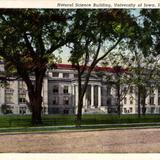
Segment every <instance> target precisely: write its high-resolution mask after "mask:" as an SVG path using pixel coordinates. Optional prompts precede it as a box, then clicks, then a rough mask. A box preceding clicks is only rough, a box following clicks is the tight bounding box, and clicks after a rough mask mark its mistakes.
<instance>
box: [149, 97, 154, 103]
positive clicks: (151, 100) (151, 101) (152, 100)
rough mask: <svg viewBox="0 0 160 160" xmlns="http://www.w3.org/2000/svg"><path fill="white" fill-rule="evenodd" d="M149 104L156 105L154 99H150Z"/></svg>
mask: <svg viewBox="0 0 160 160" xmlns="http://www.w3.org/2000/svg"><path fill="white" fill-rule="evenodd" d="M149 104H150V105H154V97H150V100H149Z"/></svg>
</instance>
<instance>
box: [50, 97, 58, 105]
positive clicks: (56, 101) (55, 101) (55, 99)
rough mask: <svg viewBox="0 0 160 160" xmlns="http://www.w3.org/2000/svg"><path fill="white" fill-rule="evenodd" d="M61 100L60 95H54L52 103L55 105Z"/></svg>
mask: <svg viewBox="0 0 160 160" xmlns="http://www.w3.org/2000/svg"><path fill="white" fill-rule="evenodd" d="M58 101H59V100H58V97H53V101H52V104H53V105H58V103H59V102H58Z"/></svg>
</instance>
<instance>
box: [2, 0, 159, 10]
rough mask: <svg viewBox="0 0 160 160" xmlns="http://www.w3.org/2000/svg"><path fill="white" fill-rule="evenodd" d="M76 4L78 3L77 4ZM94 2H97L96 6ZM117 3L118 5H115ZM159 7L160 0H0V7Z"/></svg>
mask: <svg viewBox="0 0 160 160" xmlns="http://www.w3.org/2000/svg"><path fill="white" fill-rule="evenodd" d="M77 4H78V5H77ZM94 4H97V5H96V6H95V5H94ZM115 4H118V5H115ZM82 7H83V8H94V9H96V8H160V0H154V1H153V0H145V1H143V0H81V1H79V0H0V8H82Z"/></svg>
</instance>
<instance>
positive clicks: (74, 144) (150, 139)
mask: <svg viewBox="0 0 160 160" xmlns="http://www.w3.org/2000/svg"><path fill="white" fill-rule="evenodd" d="M0 152H24V153H28V152H29V153H35V152H36V153H68V152H69V153H121V152H123V153H128V152H129V153H138V152H140V153H146V152H150V153H154V152H159V153H160V129H159V128H148V129H128V130H106V131H88V132H83V131H81V132H59V133H56V132H51V133H43V134H39V133H37V134H36V133H35V134H15V135H0Z"/></svg>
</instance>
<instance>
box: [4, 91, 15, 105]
mask: <svg viewBox="0 0 160 160" xmlns="http://www.w3.org/2000/svg"><path fill="white" fill-rule="evenodd" d="M5 102H6V103H9V104H10V103H13V94H10V93H7V94H6V95H5Z"/></svg>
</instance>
